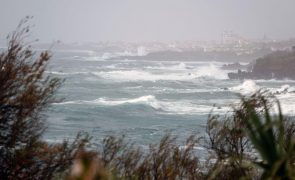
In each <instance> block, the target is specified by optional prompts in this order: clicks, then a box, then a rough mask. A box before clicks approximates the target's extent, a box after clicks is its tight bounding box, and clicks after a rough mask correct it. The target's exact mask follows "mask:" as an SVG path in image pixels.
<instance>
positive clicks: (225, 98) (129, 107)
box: [44, 52, 295, 145]
mask: <svg viewBox="0 0 295 180" xmlns="http://www.w3.org/2000/svg"><path fill="white" fill-rule="evenodd" d="M221 66H222V63H219V62H213V61H212V62H182V61H181V60H180V61H171V62H167V61H166V62H164V61H162V62H161V61H142V60H140V61H130V60H123V59H122V60H105V59H104V58H102V57H96V56H94V55H89V54H87V53H79V54H78V55H77V53H76V54H75V53H71V52H67V53H62V54H61V53H58V52H56V53H55V56H54V57H53V61H52V62H51V64H50V66H49V70H48V72H47V73H51V74H52V75H53V76H57V77H60V78H64V79H65V82H64V84H63V86H62V88H61V89H60V90H59V92H58V97H62V98H64V100H63V101H62V102H60V103H55V104H53V105H52V106H51V108H50V111H49V112H48V113H47V114H48V120H49V124H48V131H47V132H46V134H45V136H44V138H45V139H46V140H48V141H58V140H61V139H63V138H70V137H73V136H74V135H75V134H76V133H77V132H79V131H86V132H89V133H90V135H92V136H94V137H95V139H102V138H103V137H105V136H106V135H122V134H124V135H126V136H127V138H128V139H130V140H132V141H134V142H136V143H138V144H140V145H146V144H149V143H152V142H155V141H157V140H159V138H161V137H162V136H163V135H164V134H166V133H168V132H170V133H172V134H175V135H177V136H179V137H180V138H182V137H187V136H188V135H190V134H192V133H200V134H202V133H203V132H204V130H205V125H206V121H207V117H208V114H209V112H210V111H211V110H212V109H213V110H214V112H215V113H220V114H224V113H226V112H228V111H229V110H230V108H229V105H231V104H235V103H238V102H239V96H238V94H239V93H242V94H247V93H251V92H253V91H255V90H258V89H259V88H266V89H269V90H271V91H283V90H284V89H288V90H287V92H286V93H285V94H283V95H279V96H278V97H279V99H281V100H282V103H283V110H284V111H285V112H286V113H289V114H293V113H294V109H295V93H292V91H293V90H295V89H294V88H293V87H295V81H290V80H286V81H276V80H269V81H265V80H258V81H255V82H254V81H251V80H248V81H245V82H242V81H238V80H229V79H228V77H227V71H224V70H221V69H220V67H221ZM213 106H215V108H214V107H213Z"/></svg>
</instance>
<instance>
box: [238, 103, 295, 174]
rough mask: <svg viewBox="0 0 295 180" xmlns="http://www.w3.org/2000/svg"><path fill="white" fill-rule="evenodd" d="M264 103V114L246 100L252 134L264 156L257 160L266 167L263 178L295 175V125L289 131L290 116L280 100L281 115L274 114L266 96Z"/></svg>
mask: <svg viewBox="0 0 295 180" xmlns="http://www.w3.org/2000/svg"><path fill="white" fill-rule="evenodd" d="M262 103H263V109H264V113H263V116H261V115H260V114H258V113H257V111H256V110H255V109H254V108H253V106H252V105H251V104H250V103H249V102H248V101H245V100H244V101H243V104H244V106H245V108H246V109H247V113H248V115H249V118H248V119H247V121H246V124H247V132H248V136H249V138H250V140H251V142H252V144H253V147H254V148H255V150H256V151H257V152H258V153H259V155H260V157H261V161H256V162H255V163H256V164H257V165H258V166H260V167H261V168H262V169H263V174H262V179H295V166H294V165H295V164H294V155H295V144H294V129H293V128H294V126H293V127H292V125H291V129H290V127H287V131H286V129H285V128H286V125H285V122H286V119H285V118H284V116H283V114H282V110H281V106H280V104H279V102H277V107H278V116H271V114H270V112H269V107H268V106H267V100H266V99H264V98H263V99H262ZM293 125H294V124H293ZM290 130H291V132H292V133H293V134H291V136H290ZM288 132H289V133H288Z"/></svg>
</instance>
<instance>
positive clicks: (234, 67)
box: [221, 62, 251, 70]
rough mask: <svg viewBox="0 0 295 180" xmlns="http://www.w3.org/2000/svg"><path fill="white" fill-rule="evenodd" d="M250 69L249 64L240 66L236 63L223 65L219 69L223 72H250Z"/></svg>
mask: <svg viewBox="0 0 295 180" xmlns="http://www.w3.org/2000/svg"><path fill="white" fill-rule="evenodd" d="M250 67H251V64H250V63H249V64H246V65H243V64H240V63H238V62H236V63H232V64H224V65H223V66H222V67H221V68H222V69H224V70H238V69H240V70H250Z"/></svg>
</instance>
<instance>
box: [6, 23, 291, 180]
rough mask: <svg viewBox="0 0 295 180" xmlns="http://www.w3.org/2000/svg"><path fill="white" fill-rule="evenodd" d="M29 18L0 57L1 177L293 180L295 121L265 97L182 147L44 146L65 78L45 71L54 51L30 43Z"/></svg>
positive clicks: (169, 141) (213, 119) (249, 100)
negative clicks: (39, 50) (35, 48)
mask: <svg viewBox="0 0 295 180" xmlns="http://www.w3.org/2000/svg"><path fill="white" fill-rule="evenodd" d="M27 20H28V19H25V20H24V21H22V22H21V24H20V26H18V28H17V30H16V31H15V32H13V33H12V34H11V36H9V37H8V40H9V43H8V46H7V47H8V48H7V49H6V50H4V51H3V52H2V53H1V54H0V74H1V76H0V179H72V180H74V179H87V180H88V179H155V180H156V179H201V180H202V179H295V173H294V172H295V167H294V160H295V145H294V133H295V123H294V121H293V120H292V119H290V118H287V117H285V116H283V114H282V111H281V109H280V105H279V103H278V102H277V103H274V102H276V99H275V98H274V97H271V96H269V95H268V94H267V93H263V92H257V93H256V94H254V95H252V96H250V97H243V98H242V100H241V103H240V105H237V106H235V107H234V108H233V112H231V113H230V114H229V115H228V116H225V117H220V116H218V115H210V116H209V118H208V122H207V127H206V133H205V135H204V136H203V137H196V136H190V137H189V138H188V139H187V140H186V142H185V144H184V146H179V144H178V143H176V137H173V136H170V135H167V136H164V137H163V138H162V140H161V141H160V143H158V144H153V145H150V147H149V148H148V149H147V150H142V149H140V148H137V147H136V146H135V145H133V144H130V143H127V142H126V141H125V140H124V138H116V137H112V136H110V137H106V138H105V139H104V140H103V142H102V149H95V148H86V145H91V144H90V141H89V140H90V139H89V137H88V136H87V135H86V136H82V135H78V136H77V138H76V139H75V140H74V141H71V142H69V141H64V142H62V143H53V144H49V143H46V142H44V141H43V140H42V138H41V136H42V134H43V132H44V130H45V123H46V121H45V120H46V117H45V116H44V115H43V112H44V110H46V108H47V107H48V105H50V103H51V102H54V101H55V100H56V99H54V97H53V95H54V93H55V92H56V90H57V88H58V87H59V86H60V84H61V80H59V79H56V78H53V77H51V76H49V75H46V74H45V73H44V71H45V69H46V65H47V63H48V61H49V60H50V57H51V56H50V53H49V52H47V51H45V52H42V53H40V54H39V55H37V54H36V53H34V52H33V51H32V50H31V48H30V46H28V45H26V44H24V42H23V40H24V38H25V37H26V35H27V32H28V31H29V27H28V26H25V27H24V25H25V24H26V22H27ZM274 104H277V108H278V115H273V113H272V112H273V109H274V108H275V107H276V106H274ZM196 146H203V147H205V148H206V149H207V152H208V155H206V156H203V157H201V156H200V155H198V154H197V153H196V150H195V147H196ZM204 159H205V161H203V160H204Z"/></svg>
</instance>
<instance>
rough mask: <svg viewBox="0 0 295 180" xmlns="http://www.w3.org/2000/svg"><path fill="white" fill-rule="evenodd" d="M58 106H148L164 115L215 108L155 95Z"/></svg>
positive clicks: (224, 108) (223, 109)
mask: <svg viewBox="0 0 295 180" xmlns="http://www.w3.org/2000/svg"><path fill="white" fill-rule="evenodd" d="M55 104H57V105H67V104H86V105H87V104H88V105H102V106H121V105H146V106H149V107H152V108H153V109H155V110H159V112H163V113H171V114H208V113H209V112H210V111H211V110H212V109H213V106H208V105H198V104H193V103H191V102H189V101H175V102H168V101H161V100H158V99H156V97H155V96H153V95H147V96H141V97H138V98H133V99H108V98H104V97H102V98H98V99H95V100H93V101H66V102H61V103H55ZM229 110H230V109H229V108H227V107H223V108H221V107H219V108H216V109H215V110H214V112H220V113H223V112H228V111H229Z"/></svg>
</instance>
